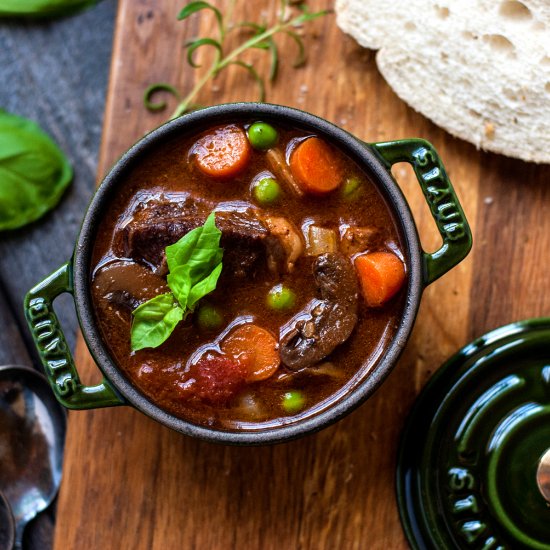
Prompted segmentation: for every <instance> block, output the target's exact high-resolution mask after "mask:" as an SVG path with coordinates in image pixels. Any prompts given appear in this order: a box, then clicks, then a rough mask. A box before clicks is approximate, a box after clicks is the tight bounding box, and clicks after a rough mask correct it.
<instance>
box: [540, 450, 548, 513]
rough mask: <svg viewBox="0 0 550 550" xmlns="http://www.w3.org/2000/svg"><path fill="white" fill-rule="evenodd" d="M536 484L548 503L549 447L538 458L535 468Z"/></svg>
mask: <svg viewBox="0 0 550 550" xmlns="http://www.w3.org/2000/svg"><path fill="white" fill-rule="evenodd" d="M537 485H538V486H539V491H540V492H541V495H542V496H543V497H544V498H545V499H546V501H547V502H548V503H550V449H548V450H547V451H546V452H545V453H544V454H543V455H542V457H541V459H540V462H539V466H538V468H537Z"/></svg>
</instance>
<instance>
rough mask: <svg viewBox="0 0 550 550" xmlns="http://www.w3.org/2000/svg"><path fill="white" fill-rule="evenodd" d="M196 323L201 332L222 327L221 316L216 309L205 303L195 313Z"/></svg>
mask: <svg viewBox="0 0 550 550" xmlns="http://www.w3.org/2000/svg"><path fill="white" fill-rule="evenodd" d="M196 321H197V324H198V325H199V327H200V328H201V329H202V330H217V329H219V328H220V327H221V326H222V325H223V321H224V319H223V315H222V314H221V313H220V311H219V310H218V308H216V307H214V306H213V305H212V304H209V303H208V302H205V303H204V304H201V305H200V307H199V310H198V311H197V313H196Z"/></svg>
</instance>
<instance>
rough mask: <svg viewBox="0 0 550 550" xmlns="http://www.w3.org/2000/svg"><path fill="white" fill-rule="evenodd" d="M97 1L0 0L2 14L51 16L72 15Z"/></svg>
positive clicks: (0, 12) (0, 13)
mask: <svg viewBox="0 0 550 550" xmlns="http://www.w3.org/2000/svg"><path fill="white" fill-rule="evenodd" d="M96 3H97V0H0V16H8V17H51V16H53V15H70V14H71V13H74V12H76V11H80V10H82V9H84V8H87V7H89V6H93V5H94V4H96Z"/></svg>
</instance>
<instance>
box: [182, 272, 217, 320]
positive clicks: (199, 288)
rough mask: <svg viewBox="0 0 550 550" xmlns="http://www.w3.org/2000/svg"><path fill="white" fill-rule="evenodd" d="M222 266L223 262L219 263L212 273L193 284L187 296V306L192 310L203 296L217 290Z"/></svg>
mask: <svg viewBox="0 0 550 550" xmlns="http://www.w3.org/2000/svg"><path fill="white" fill-rule="evenodd" d="M222 267H223V266H222V264H221V263H219V264H218V265H217V266H216V267H215V268H214V270H213V271H212V272H211V273H210V275H208V277H206V278H205V279H203V280H202V281H200V282H198V283H197V284H196V285H194V286H193V288H192V289H191V291H190V292H189V296H188V298H187V307H188V308H189V309H190V310H193V309H194V307H195V304H196V303H197V302H198V301H199V300H200V299H201V298H204V296H206V295H207V294H210V293H211V292H212V291H213V290H215V288H216V285H217V284H218V279H219V277H220V274H221V272H222Z"/></svg>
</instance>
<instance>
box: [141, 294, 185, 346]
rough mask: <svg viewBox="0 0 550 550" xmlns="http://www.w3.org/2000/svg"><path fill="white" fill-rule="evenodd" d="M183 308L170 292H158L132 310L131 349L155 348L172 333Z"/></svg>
mask: <svg viewBox="0 0 550 550" xmlns="http://www.w3.org/2000/svg"><path fill="white" fill-rule="evenodd" d="M183 314H184V310H183V309H182V308H181V307H180V306H179V305H178V304H177V303H176V301H175V299H174V296H173V295H172V294H171V293H168V294H160V295H159V296H155V297H154V298H153V299H152V300H149V301H148V302H145V303H144V304H141V305H140V306H139V307H138V308H137V309H135V310H134V311H133V312H132V315H133V316H134V321H133V323H132V336H131V344H132V350H133V351H137V350H140V349H143V348H156V347H157V346H160V345H161V344H162V343H163V342H165V341H166V340H167V338H168V337H169V336H170V334H172V332H173V330H174V328H175V327H176V325H177V324H178V323H179V322H180V321H181V320H182V319H183Z"/></svg>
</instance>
